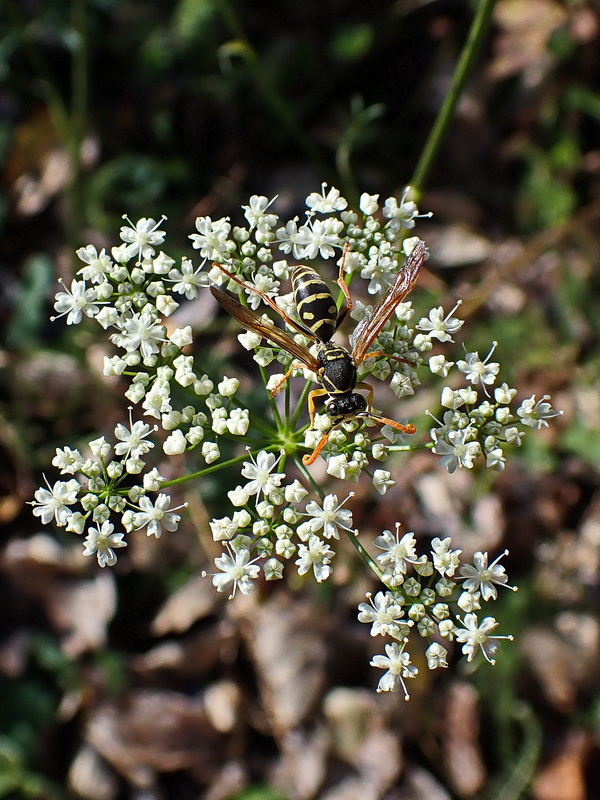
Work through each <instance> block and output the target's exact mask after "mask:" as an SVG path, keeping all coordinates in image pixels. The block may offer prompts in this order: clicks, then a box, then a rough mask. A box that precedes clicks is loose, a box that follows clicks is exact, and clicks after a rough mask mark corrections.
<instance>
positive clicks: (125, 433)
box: [115, 409, 156, 459]
mask: <svg viewBox="0 0 600 800" xmlns="http://www.w3.org/2000/svg"><path fill="white" fill-rule="evenodd" d="M129 414H130V420H129V422H130V426H131V427H130V428H126V427H125V425H123V424H122V423H119V424H118V425H117V426H116V428H115V437H116V438H117V439H118V440H119V443H118V444H116V445H115V453H116V454H117V455H118V456H125V458H126V459H127V458H138V457H139V456H143V455H144V454H145V453H148V452H149V451H150V450H151V449H152V448H153V447H154V442H149V441H147V439H146V437H147V436H149V435H150V434H151V433H152V432H153V431H155V430H156V428H151V427H150V425H148V424H146V423H145V422H142V421H141V420H138V421H137V422H135V423H133V424H131V409H130V410H129Z"/></svg>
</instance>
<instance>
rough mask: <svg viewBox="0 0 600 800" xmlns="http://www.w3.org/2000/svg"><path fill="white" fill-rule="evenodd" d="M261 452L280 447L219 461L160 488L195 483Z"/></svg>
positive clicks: (275, 446)
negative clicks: (189, 482)
mask: <svg viewBox="0 0 600 800" xmlns="http://www.w3.org/2000/svg"><path fill="white" fill-rule="evenodd" d="M261 450H267V451H269V450H279V445H276V444H274V445H267V446H266V447H264V446H261V447H257V448H256V449H255V450H251V451H246V452H245V453H243V454H242V455H241V456H236V457H235V458H230V459H229V460H228V461H218V462H217V463H216V464H214V465H213V466H210V467H205V469H200V470H198V472H192V473H191V474H190V475H182V476H181V477H180V478H173V480H172V481H165V482H164V483H163V484H161V487H160V488H161V489H166V488H167V487H168V486H179V485H180V484H182V483H187V482H188V481H193V480H195V479H196V478H203V477H204V476H205V475H210V474H211V473H213V472H218V471H219V470H221V469H226V468H227V467H230V466H231V465H232V464H239V462H240V461H245V460H246V459H248V458H250V456H255V455H256V454H257V453H260V451H261Z"/></svg>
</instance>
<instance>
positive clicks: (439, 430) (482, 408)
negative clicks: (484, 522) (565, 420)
mask: <svg viewBox="0 0 600 800" xmlns="http://www.w3.org/2000/svg"><path fill="white" fill-rule="evenodd" d="M496 344H497V343H496V342H494V343H493V345H492V349H491V350H490V352H489V353H488V355H487V356H486V357H485V358H484V359H483V360H481V358H480V357H479V353H467V355H466V358H465V359H464V360H461V361H458V362H457V364H456V366H457V368H458V369H459V370H460V372H462V373H463V374H464V375H465V377H466V379H467V381H468V383H469V384H470V385H469V386H466V387H464V388H461V389H451V388H450V387H448V386H445V387H444V388H443V389H442V396H441V405H442V407H443V408H446V409H448V410H447V411H445V412H444V415H443V418H442V421H441V422H440V421H439V420H436V422H437V423H438V425H437V427H434V428H432V429H431V431H430V435H431V439H432V441H433V442H434V446H433V452H434V453H437V454H438V455H440V456H441V457H442V458H441V460H440V463H441V464H442V466H444V467H445V468H446V469H447V470H448V472H454V471H455V470H456V468H457V467H466V468H467V469H471V468H472V467H473V465H474V463H475V461H476V459H477V458H479V457H480V456H483V457H485V464H486V467H489V468H490V469H495V470H498V471H502V470H503V469H504V467H505V465H506V448H507V447H508V446H510V445H512V446H519V445H520V444H521V443H522V441H523V437H524V436H525V432H526V431H525V429H526V428H528V427H529V428H535V429H539V428H542V427H547V425H548V420H549V419H552V418H553V417H556V416H559V414H560V412H557V411H555V410H554V409H553V408H552V406H551V405H550V403H548V402H547V401H548V400H549V397H548V395H544V396H543V397H542V398H541V399H540V400H536V399H535V395H533V396H532V397H530V398H529V399H527V400H524V401H523V402H522V403H521V405H520V406H519V407H518V408H517V409H516V412H515V411H513V410H511V407H510V405H511V403H512V402H513V400H514V399H515V397H516V395H517V390H516V389H511V388H510V387H509V386H508V385H507V384H506V383H503V384H501V385H500V386H497V387H496V388H495V389H494V395H493V400H492V398H491V397H490V395H489V393H488V387H489V386H493V385H494V383H495V382H496V377H497V375H498V373H499V371H500V364H498V363H496V362H491V361H490V357H491V355H492V353H493V352H494V350H495V348H496ZM442 358H443V357H442ZM447 363H448V362H445V364H447ZM478 388H479V389H482V392H481V394H480V393H479V392H478Z"/></svg>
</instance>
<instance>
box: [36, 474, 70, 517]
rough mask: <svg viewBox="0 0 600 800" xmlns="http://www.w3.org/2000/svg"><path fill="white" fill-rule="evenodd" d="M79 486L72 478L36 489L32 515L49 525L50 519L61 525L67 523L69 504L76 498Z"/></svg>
mask: <svg viewBox="0 0 600 800" xmlns="http://www.w3.org/2000/svg"><path fill="white" fill-rule="evenodd" d="M79 489H80V486H79V483H78V481H76V480H75V479H74V478H72V479H71V480H70V481H57V482H56V483H55V484H54V486H50V485H49V484H48V488H47V489H44V488H43V487H42V488H40V489H37V491H36V492H35V494H34V498H35V499H34V500H33V501H32V502H31V505H32V506H33V516H34V517H40V518H41V520H42V522H43V523H44V525H49V524H50V523H51V522H52V520H54V521H55V522H56V524H57V525H59V526H61V527H63V526H64V525H66V524H67V522H68V520H69V517H70V516H71V514H72V512H71V509H70V508H69V506H71V505H72V504H73V503H75V502H76V500H77V494H78V492H79Z"/></svg>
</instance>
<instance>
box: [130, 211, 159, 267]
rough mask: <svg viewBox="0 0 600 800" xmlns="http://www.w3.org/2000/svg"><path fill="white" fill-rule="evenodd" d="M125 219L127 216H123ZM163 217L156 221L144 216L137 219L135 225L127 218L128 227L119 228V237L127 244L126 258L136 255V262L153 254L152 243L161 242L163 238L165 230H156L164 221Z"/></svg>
mask: <svg viewBox="0 0 600 800" xmlns="http://www.w3.org/2000/svg"><path fill="white" fill-rule="evenodd" d="M124 219H127V217H124ZM164 219H165V218H164V217H163V218H162V219H160V220H159V221H158V222H156V220H153V219H146V218H145V217H144V218H142V219H140V220H138V221H137V222H136V223H135V225H134V224H133V223H132V222H131V221H130V220H128V219H127V222H129V225H130V227H126V226H124V227H122V228H121V239H122V240H123V241H124V242H125V243H126V244H127V248H126V260H128V259H130V258H132V257H133V256H135V255H137V259H138V263H140V261H142V259H145V258H152V256H153V255H154V252H155V251H154V247H153V245H156V244H161V243H162V242H163V241H164V239H165V236H166V234H165V232H164V231H160V230H158V228H159V226H160V225H162V223H163V222H164Z"/></svg>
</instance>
